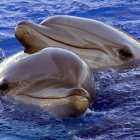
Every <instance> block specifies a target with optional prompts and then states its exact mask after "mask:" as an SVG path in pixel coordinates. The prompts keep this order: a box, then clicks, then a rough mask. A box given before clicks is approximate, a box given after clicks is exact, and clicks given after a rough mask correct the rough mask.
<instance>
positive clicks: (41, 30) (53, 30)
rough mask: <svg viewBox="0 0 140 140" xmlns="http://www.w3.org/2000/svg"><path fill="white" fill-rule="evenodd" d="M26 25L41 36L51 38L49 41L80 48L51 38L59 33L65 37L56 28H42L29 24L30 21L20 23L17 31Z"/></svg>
mask: <svg viewBox="0 0 140 140" xmlns="http://www.w3.org/2000/svg"><path fill="white" fill-rule="evenodd" d="M24 25H25V26H29V27H30V28H32V29H34V30H35V31H36V32H38V33H40V34H41V35H43V36H45V37H47V38H49V39H51V40H53V41H56V42H58V43H62V44H64V45H68V46H73V47H77V48H78V46H75V45H72V44H69V43H66V42H63V41H60V40H58V39H55V38H54V37H52V36H51V35H52V33H53V34H55V33H58V32H59V33H60V34H61V36H63V35H65V33H64V32H61V31H58V30H55V29H54V28H51V27H49V26H42V25H38V24H35V23H31V22H28V21H22V22H20V23H19V24H18V25H17V27H16V29H17V28H18V27H20V26H24ZM26 32H27V34H29V33H28V31H26ZM46 32H47V33H46ZM23 34H26V33H25V32H23Z"/></svg>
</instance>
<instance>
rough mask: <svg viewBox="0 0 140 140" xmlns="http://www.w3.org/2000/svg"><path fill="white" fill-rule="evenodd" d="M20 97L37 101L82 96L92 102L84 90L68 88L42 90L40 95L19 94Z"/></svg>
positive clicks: (37, 93) (36, 93)
mask: <svg viewBox="0 0 140 140" xmlns="http://www.w3.org/2000/svg"><path fill="white" fill-rule="evenodd" d="M46 93H48V94H46ZM57 93H58V94H57ZM19 95H24V96H28V97H30V98H36V99H64V98H68V97H72V96H80V97H83V98H86V99H87V100H88V101H90V95H89V93H88V92H87V91H86V90H85V89H83V88H72V89H66V88H59V89H55V88H54V89H52V88H51V89H47V90H45V89H44V90H42V91H41V93H40V94H39V92H35V93H32V92H30V93H21V94H18V96H19Z"/></svg>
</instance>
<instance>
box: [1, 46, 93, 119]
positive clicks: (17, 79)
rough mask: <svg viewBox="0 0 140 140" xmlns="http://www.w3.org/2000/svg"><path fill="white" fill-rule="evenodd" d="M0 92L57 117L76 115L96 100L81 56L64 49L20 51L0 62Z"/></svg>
mask: <svg viewBox="0 0 140 140" xmlns="http://www.w3.org/2000/svg"><path fill="white" fill-rule="evenodd" d="M0 92H1V93H2V94H3V95H8V96H11V97H12V98H14V99H16V100H19V101H22V102H24V103H26V104H32V105H37V106H39V107H41V108H43V109H45V110H47V111H49V112H51V113H52V114H54V115H56V116H59V117H78V116H80V115H82V114H83V113H84V112H85V111H86V109H87V108H88V107H89V105H90V103H92V102H93V101H94V100H95V96H96V94H95V91H94V81H93V80H92V77H91V73H90V68H89V67H88V65H87V64H86V62H85V61H83V59H81V58H80V57H79V56H77V55H76V54H74V53H73V52H70V51H68V50H66V49H61V48H46V49H43V50H41V51H39V52H37V53H35V54H27V53H24V52H23V51H22V52H19V53H17V54H14V55H13V56H11V57H9V58H7V59H5V60H3V61H2V62H1V63H0Z"/></svg>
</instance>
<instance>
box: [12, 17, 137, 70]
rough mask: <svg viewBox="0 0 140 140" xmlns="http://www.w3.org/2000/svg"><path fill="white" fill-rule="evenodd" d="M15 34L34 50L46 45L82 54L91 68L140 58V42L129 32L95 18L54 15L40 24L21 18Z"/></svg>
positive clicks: (32, 51) (28, 48)
mask: <svg viewBox="0 0 140 140" xmlns="http://www.w3.org/2000/svg"><path fill="white" fill-rule="evenodd" d="M15 36H16V37H17V39H18V40H19V42H20V43H21V44H22V45H23V46H24V47H25V52H28V53H34V52H37V51H39V50H41V49H43V48H45V47H46V46H48V47H50V46H56V47H61V48H66V49H68V50H71V51H73V52H75V53H76V54H78V55H80V56H81V57H82V58H84V59H85V60H86V61H87V63H88V64H89V65H90V66H91V67H92V68H98V67H106V66H117V65H121V64H125V63H129V62H131V61H133V60H136V59H139V58H140V55H139V54H140V43H139V41H138V40H136V39H134V38H133V37H131V36H130V35H128V34H126V33H124V32H123V31H120V30H118V29H116V28H115V27H112V26H110V25H108V24H105V23H102V22H100V21H96V20H90V19H86V18H79V17H72V16H53V17H50V18H47V19H46V20H44V21H42V22H41V23H40V24H39V25H37V24H34V23H31V22H28V21H23V22H20V23H19V24H18V25H17V27H16V30H15Z"/></svg>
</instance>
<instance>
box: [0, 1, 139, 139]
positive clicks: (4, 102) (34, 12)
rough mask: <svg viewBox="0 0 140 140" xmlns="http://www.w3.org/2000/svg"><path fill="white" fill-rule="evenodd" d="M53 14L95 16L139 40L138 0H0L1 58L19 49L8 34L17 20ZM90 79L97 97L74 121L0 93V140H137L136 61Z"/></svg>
mask: <svg viewBox="0 0 140 140" xmlns="http://www.w3.org/2000/svg"><path fill="white" fill-rule="evenodd" d="M53 15H73V16H79V17H86V18H90V19H96V20H99V21H102V22H105V23H108V24H111V25H113V26H115V27H117V28H119V29H121V30H123V31H125V32H127V33H129V34H131V35H132V36H134V37H135V38H137V39H138V40H140V33H139V31H140V16H139V15H140V0H98V1H94V0H82V1H81V0H53V1H50V0H36V1H33V0H1V1H0V47H2V48H3V50H4V52H5V54H6V56H10V55H12V54H14V53H16V52H19V51H21V50H23V47H22V45H20V43H19V42H18V41H17V40H16V38H15V36H14V29H15V26H16V24H17V23H18V22H20V21H23V20H28V21H32V22H35V23H40V22H41V21H42V20H43V19H45V18H47V17H49V16H53ZM91 28H92V27H91ZM94 77H95V83H96V87H97V90H98V99H97V101H96V102H95V103H94V104H93V105H92V106H91V107H90V108H89V109H88V110H87V111H86V113H85V114H84V115H83V116H82V117H80V118H77V119H68V118H56V117H53V116H52V115H50V114H48V113H47V112H45V111H43V110H41V109H38V108H34V107H28V106H25V105H22V104H21V103H19V102H17V101H14V100H12V99H10V98H9V97H3V96H1V97H0V139H1V140H27V139H31V140H39V139H40V140H44V139H46V140H70V139H73V140H105V139H106V140H114V139H118V140H140V63H139V62H138V63H137V64H136V65H133V66H130V67H129V68H120V69H117V70H114V69H112V68H107V69H105V70H102V71H100V72H97V73H96V74H94Z"/></svg>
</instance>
